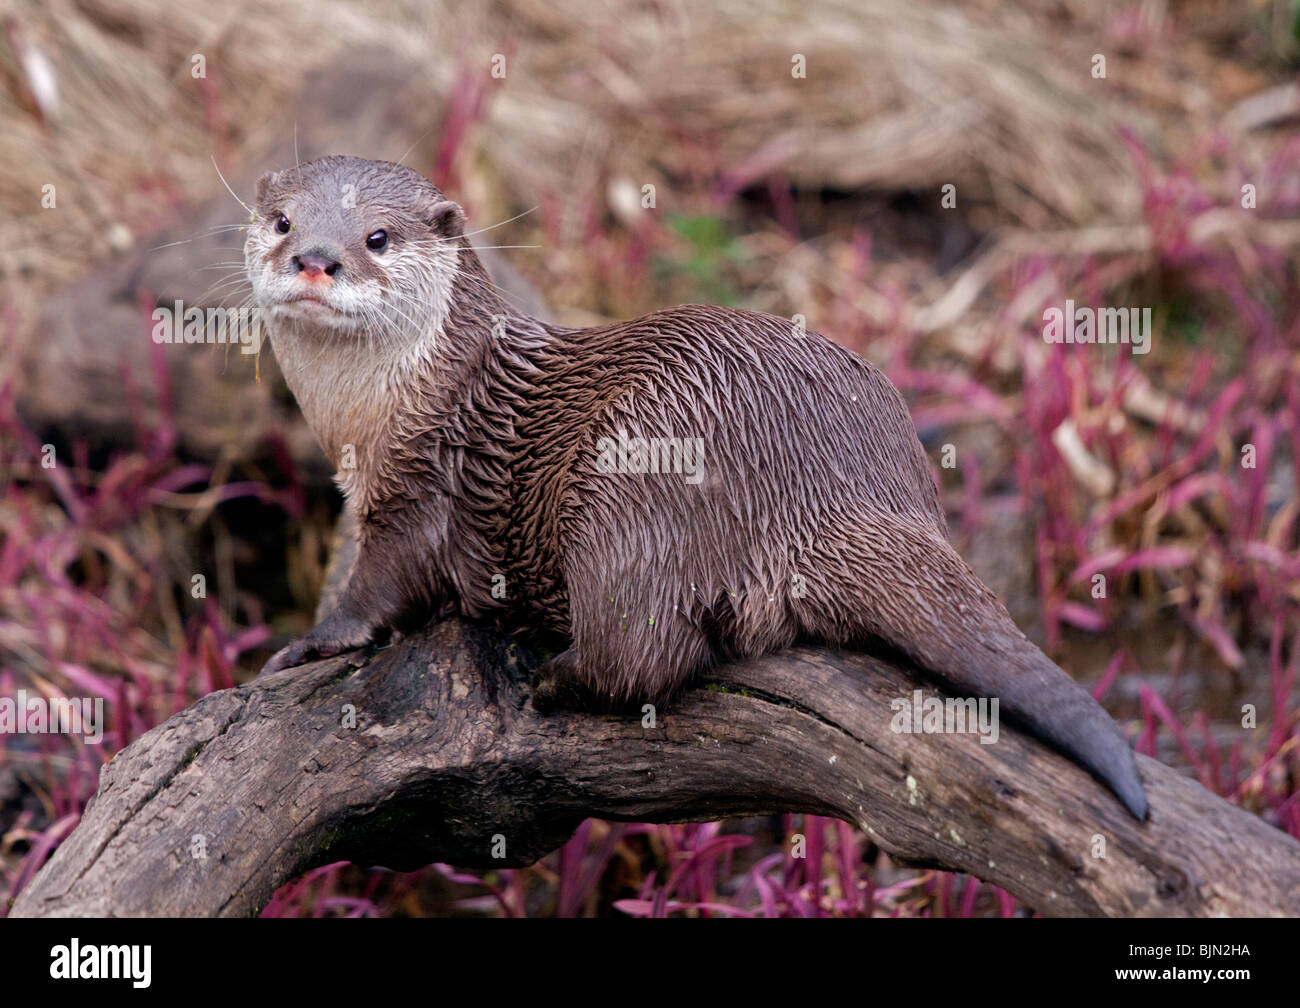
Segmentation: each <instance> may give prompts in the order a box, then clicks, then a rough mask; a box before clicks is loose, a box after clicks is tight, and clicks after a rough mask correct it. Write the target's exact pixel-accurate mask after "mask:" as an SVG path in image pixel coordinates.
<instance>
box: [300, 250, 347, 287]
mask: <svg viewBox="0 0 1300 1008" xmlns="http://www.w3.org/2000/svg"><path fill="white" fill-rule="evenodd" d="M293 264H294V266H296V267H297V268H298V272H299V273H304V274H306V276H305V277H304V278H303V279H305V280H308V281H310V282H311V283H330V282H331V281H332V280H333V278H334V274H335V273H337V272H338V271H339V270H341V269H342V268H343V266H342V264H340V263H339V262H338V260H336V259H331V258H330V257H329V256H327V255H321V254H320V253H318V252H307V253H305V254H303V255H296V256H294V257H293Z"/></svg>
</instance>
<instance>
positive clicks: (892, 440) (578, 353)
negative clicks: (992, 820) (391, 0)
mask: <svg viewBox="0 0 1300 1008" xmlns="http://www.w3.org/2000/svg"><path fill="white" fill-rule="evenodd" d="M245 263H246V267H247V271H248V277H249V280H250V281H251V284H252V288H253V297H254V300H255V304H256V305H257V306H258V308H259V311H260V313H261V316H262V320H263V322H264V325H265V326H266V329H267V333H268V336H269V339H270V343H271V346H272V349H273V351H274V353H275V356H276V359H277V361H278V362H279V365H280V368H281V370H282V371H283V373H284V376H285V378H286V380H287V382H288V385H289V388H290V390H291V391H292V392H293V394H294V396H295V397H296V399H297V401H298V404H299V406H300V407H301V409H302V411H303V414H304V415H305V417H306V419H307V422H308V424H309V425H310V426H311V428H312V430H313V431H314V432H315V434H316V436H317V438H318V439H319V441H320V444H321V447H322V448H323V449H324V451H325V453H326V455H327V456H328V457H329V459H330V461H331V463H332V464H333V465H335V466H336V467H337V476H336V480H337V482H338V484H339V486H340V487H341V489H342V491H343V494H344V497H345V500H346V505H345V506H346V508H347V509H348V511H349V512H350V517H351V518H352V519H353V520H354V521H355V523H356V525H357V527H358V528H359V529H360V532H359V546H358V552H357V559H356V563H355V566H354V568H353V571H352V574H351V578H350V580H349V582H348V585H347V588H346V590H345V591H344V592H343V593H342V595H341V597H340V600H339V602H338V604H337V606H336V607H335V608H334V609H333V611H332V612H331V613H330V614H329V615H328V616H327V617H326V618H325V619H324V620H323V621H321V622H320V623H319V624H318V625H316V626H315V627H314V628H313V629H312V630H311V631H310V632H309V633H308V634H307V635H306V636H305V637H303V638H301V639H300V640H297V641H295V642H293V643H292V644H290V645H288V646H287V647H285V648H283V649H281V650H280V651H279V652H277V653H276V654H275V655H274V656H273V657H272V658H271V659H270V660H269V661H268V662H267V663H266V665H265V667H264V669H263V671H264V672H270V671H275V670H279V669H284V668H289V667H293V666H296V665H299V664H302V663H303V662H305V661H308V660H311V659H314V658H320V657H325V656H330V655H335V654H340V653H342V652H345V651H349V650H352V649H355V648H359V647H362V646H365V645H369V644H374V643H380V642H382V641H383V640H384V639H386V638H387V637H389V635H391V634H392V633H394V632H396V633H402V632H409V631H411V630H412V629H414V628H418V627H419V626H421V625H423V624H424V623H427V622H428V621H429V620H430V619H431V618H432V617H433V616H435V615H437V614H439V613H441V612H449V611H453V610H458V611H459V612H460V613H461V614H463V615H464V616H466V617H469V618H472V619H494V620H498V621H501V620H504V621H507V622H509V623H510V624H511V625H512V626H514V627H517V628H530V629H531V630H534V631H536V632H538V633H540V634H547V635H550V636H552V637H553V638H554V639H556V640H558V641H561V642H563V643H562V644H561V645H560V646H561V647H563V650H561V651H559V653H558V654H556V655H555V657H553V658H551V659H550V660H549V661H548V662H546V663H545V665H544V666H543V668H542V673H543V674H542V677H541V683H540V685H539V687H538V689H537V691H536V695H535V697H534V704H535V706H537V707H539V708H541V709H544V710H545V709H549V708H551V707H554V706H556V705H558V704H564V705H567V706H572V705H577V706H583V705H590V706H591V707H592V708H603V709H616V708H618V707H619V706H620V705H626V704H628V703H635V702H652V703H663V702H665V701H667V700H669V699H670V698H671V697H672V696H673V695H674V694H675V693H676V692H677V691H678V690H679V689H680V688H681V687H683V686H684V685H685V684H686V683H687V682H688V681H689V680H690V679H691V678H692V676H694V675H696V674H697V673H699V672H700V671H702V670H704V669H707V668H708V667H709V666H711V665H712V664H714V663H716V662H719V661H722V660H738V659H745V658H753V657H757V656H759V655H762V654H765V653H768V652H771V651H775V650H778V649H780V648H784V647H787V646H789V645H792V644H794V643H795V642H796V641H800V640H811V641H818V642H822V643H824V644H826V645H829V646H844V647H854V646H879V645H881V644H883V645H885V646H887V647H888V648H890V649H892V650H893V651H895V652H897V653H900V654H901V655H903V656H904V657H905V658H906V659H908V660H910V661H911V662H913V663H915V664H916V665H917V666H919V668H920V669H921V670H922V671H924V672H925V673H926V674H927V675H928V676H930V677H931V678H932V679H934V680H937V681H938V682H940V683H942V684H944V685H947V686H948V687H949V688H951V689H954V690H957V691H959V692H962V693H965V694H968V695H973V696H988V697H997V698H999V702H1000V706H1001V710H1002V711H1003V712H1005V713H1006V714H1007V715H1008V716H1009V717H1011V718H1012V719H1013V720H1016V721H1018V722H1020V723H1022V724H1023V725H1025V726H1026V727H1027V728H1028V729H1029V730H1031V731H1032V732H1034V733H1035V734H1036V735H1038V736H1039V737H1040V738H1041V739H1043V740H1044V741H1046V742H1047V743H1049V744H1051V745H1053V746H1054V747H1056V748H1058V749H1059V750H1061V751H1063V752H1064V753H1065V754H1066V755H1068V756H1070V757H1071V758H1073V759H1074V760H1075V761H1077V762H1078V763H1079V764H1080V765H1082V766H1083V767H1085V768H1086V769H1088V770H1089V771H1091V772H1092V774H1093V775H1094V776H1096V777H1097V778H1098V779H1099V780H1100V781H1102V782H1103V783H1105V784H1106V785H1108V786H1109V787H1110V788H1111V789H1112V791H1113V792H1114V793H1115V794H1116V795H1117V796H1118V797H1119V799H1120V800H1121V801H1122V803H1123V804H1124V805H1125V806H1126V807H1127V808H1128V810H1129V811H1130V812H1131V813H1132V814H1133V815H1134V816H1136V817H1137V818H1139V819H1144V818H1145V817H1146V813H1147V802H1146V797H1145V794H1144V792H1143V789H1142V784H1141V781H1140V780H1139V777H1138V773H1137V768H1136V764H1135V760H1134V757H1133V752H1132V750H1131V749H1130V748H1129V746H1128V744H1127V742H1126V741H1125V739H1124V736H1123V735H1122V734H1121V732H1120V730H1119V728H1118V726H1117V725H1116V724H1115V723H1114V721H1112V720H1111V718H1110V717H1109V715H1107V714H1106V712H1105V711H1104V710H1103V709H1102V707H1101V706H1100V705H1099V704H1098V703H1097V702H1096V701H1095V700H1093V698H1092V697H1091V696H1090V695H1089V694H1088V692H1087V691H1086V690H1084V689H1083V688H1082V687H1080V686H1079V685H1078V684H1077V683H1075V682H1074V681H1073V680H1072V679H1071V678H1070V677H1069V676H1068V675H1067V674H1066V673H1065V672H1063V671H1062V670H1061V669H1060V668H1058V667H1057V666H1056V665H1055V664H1054V663H1053V662H1052V661H1051V660H1050V659H1049V658H1048V657H1047V656H1046V655H1044V654H1043V653H1042V652H1041V651H1040V650H1039V649H1038V648H1037V647H1035V646H1034V645H1033V644H1032V643H1031V642H1030V641H1029V640H1028V639H1027V638H1026V637H1025V635H1024V634H1023V633H1021V631H1020V630H1019V628H1018V627H1017V626H1016V625H1015V623H1014V622H1013V621H1012V620H1011V617H1010V616H1009V614H1008V613H1007V611H1006V609H1005V607H1004V606H1003V605H1002V603H1001V602H1000V601H999V600H998V599H997V597H996V596H995V595H994V593H993V592H992V591H990V590H989V589H988V588H987V587H986V586H985V585H984V584H983V583H982V582H981V581H980V580H979V579H978V578H977V577H976V576H975V574H974V573H973V572H972V571H971V569H970V568H969V567H968V566H967V564H966V563H965V562H964V561H963V560H962V558H961V557H960V556H959V555H958V554H957V552H956V551H955V550H954V549H953V547H952V546H951V544H950V543H949V541H948V531H947V523H946V520H945V517H944V513H943V510H942V508H941V507H940V503H939V495H938V489H937V486H936V481H935V477H934V472H933V470H932V468H931V466H930V464H929V461H928V459H927V457H926V455H925V452H924V450H923V449H922V447H921V444H920V442H919V441H918V439H917V436H916V431H915V428H914V426H913V424H912V420H911V417H910V415H909V413H908V411H907V407H906V405H905V404H904V402H903V398H902V396H901V395H900V393H899V392H898V390H897V389H896V388H895V387H894V386H893V385H892V384H891V383H890V382H889V380H888V379H887V378H886V377H885V376H884V375H883V374H882V373H881V372H880V371H879V370H877V369H876V368H875V367H873V366H872V365H871V364H869V363H868V362H867V361H865V360H862V359H861V358H860V357H858V356H856V355H855V354H853V353H851V352H850V351H848V350H846V349H844V348H843V347H840V346H839V345H837V344H835V343H833V342H831V341H830V340H828V339H826V338H824V337H823V336H821V335H819V334H817V333H815V332H812V331H807V330H804V329H803V328H801V327H798V326H796V325H794V324H792V323H791V322H790V321H789V320H787V319H782V318H777V317H775V316H772V315H766V314H762V313H759V312H753V311H741V310H734V309H729V308H716V307H708V306H701V305H684V306H679V307H675V308H669V309H665V310H662V311H656V312H653V313H651V314H649V315H645V316H643V317H641V318H638V319H634V320H633V321H630V322H619V323H616V324H611V325H599V326H593V327H590V328H564V327H560V326H556V325H551V324H547V323H543V322H541V321H539V320H537V319H534V318H532V317H529V316H527V315H525V314H523V313H521V312H518V311H514V310H512V309H511V307H510V306H509V305H508V304H507V303H506V301H505V300H504V299H503V298H502V297H501V296H500V295H499V293H498V292H497V290H496V289H495V288H494V287H493V285H492V283H491V280H490V278H489V276H488V274H487V272H486V271H485V269H484V267H483V265H482V264H481V262H480V261H479V258H478V256H477V255H476V254H475V253H474V251H473V249H472V246H471V243H470V240H469V236H468V234H467V231H466V218H465V214H464V213H463V211H462V210H461V208H460V206H459V205H457V204H456V203H455V202H453V201H452V200H450V199H448V198H447V197H446V196H444V194H443V193H442V192H441V191H440V190H439V189H438V188H437V187H436V186H435V185H433V183H431V182H429V181H428V180H427V179H425V178H424V177H423V176H421V175H420V174H419V173H417V172H415V171H412V170H411V169H409V168H405V167H402V166H400V165H397V164H392V163H389V162H383V161H367V160H361V159H358V158H352V157H342V156H331V157H325V158H321V159H319V160H315V161H311V162H308V163H304V164H299V165H297V166H296V167H294V168H291V169H287V170H284V171H280V172H273V173H270V174H267V175H265V176H264V177H263V178H262V179H261V180H260V182H259V183H258V186H257V196H256V205H255V206H254V207H253V208H252V219H251V221H250V224H249V228H248V234H247V239H246V243H245Z"/></svg>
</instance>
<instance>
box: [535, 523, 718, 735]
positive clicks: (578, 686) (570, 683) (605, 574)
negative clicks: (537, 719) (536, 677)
mask: <svg viewBox="0 0 1300 1008" xmlns="http://www.w3.org/2000/svg"><path fill="white" fill-rule="evenodd" d="M609 545H610V549H609V554H612V555H607V556H603V557H602V556H593V555H591V554H590V553H587V554H585V555H582V554H579V555H580V556H582V559H581V561H579V562H577V563H572V564H570V568H571V569H570V570H569V571H568V572H567V577H566V581H567V584H568V590H569V612H570V625H571V627H572V633H573V646H572V647H570V648H569V649H568V650H567V651H565V652H563V653H562V654H560V655H557V656H556V657H555V658H553V659H551V661H549V662H547V663H546V664H545V665H544V666H543V667H542V669H541V680H542V681H541V682H540V684H539V687H538V693H537V697H535V699H534V706H537V705H538V702H539V699H540V702H541V703H542V704H544V705H550V706H567V707H578V708H581V709H587V710H623V709H627V708H629V707H634V706H635V707H637V708H638V709H639V706H640V704H642V703H644V702H650V703H655V704H659V703H662V702H663V701H665V700H667V699H668V698H669V697H671V696H672V694H674V693H675V692H676V691H677V690H678V689H680V688H681V686H682V685H683V684H684V683H685V682H686V681H687V680H688V679H689V678H690V677H691V675H692V674H694V673H695V672H697V671H699V670H700V669H702V668H705V667H707V666H708V665H709V664H711V663H712V661H713V657H714V656H713V648H712V646H711V645H710V643H709V640H708V637H707V635H706V634H705V633H704V631H702V630H701V629H700V628H699V627H696V626H694V625H693V624H692V623H691V621H690V620H688V618H687V616H686V615H685V614H684V613H683V612H681V611H680V610H679V609H678V608H677V607H676V605H675V603H674V602H673V599H674V597H676V596H677V595H678V593H677V592H676V591H675V587H676V578H675V575H674V574H673V573H672V572H670V571H665V570H663V569H662V568H660V569H654V568H653V567H651V566H650V565H649V564H647V565H646V566H645V567H641V566H640V565H636V564H631V563H629V562H628V561H627V560H626V559H624V560H622V561H621V562H619V561H618V560H616V559H615V556H616V555H617V554H618V553H619V550H618V546H617V544H613V543H611V544H609ZM624 556H626V554H624ZM539 709H541V708H540V707H539ZM548 709H549V708H548Z"/></svg>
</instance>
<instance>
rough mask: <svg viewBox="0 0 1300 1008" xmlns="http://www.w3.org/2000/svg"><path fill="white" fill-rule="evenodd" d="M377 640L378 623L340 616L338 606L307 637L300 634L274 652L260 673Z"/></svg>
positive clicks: (327, 655) (329, 655) (348, 649)
mask: <svg viewBox="0 0 1300 1008" xmlns="http://www.w3.org/2000/svg"><path fill="white" fill-rule="evenodd" d="M374 640H375V627H373V626H370V625H369V624H367V623H365V622H363V621H361V620H358V619H354V618H350V617H346V616H341V615H339V613H338V610H335V611H334V612H333V613H331V614H330V615H329V616H327V617H326V618H325V619H324V620H322V621H321V622H320V623H317V624H316V625H315V626H314V627H312V628H311V630H309V631H308V632H307V635H306V636H305V637H300V638H299V639H298V640H296V641H294V642H293V643H292V644H290V645H288V646H287V647H283V648H281V649H280V650H279V651H277V652H276V653H275V654H273V655H272V656H271V658H270V660H269V661H268V662H267V663H266V664H265V665H263V666H262V671H261V672H260V673H259V674H260V675H266V674H267V673H269V672H279V671H280V670H281V669H287V668H293V667H294V666H296V665H302V664H305V663H306V662H309V661H315V660H316V659H318V658H330V657H333V656H334V655H339V654H342V653H343V652H345V651H352V650H355V649H356V648H359V647H364V646H365V645H367V644H370V643H373V642H374Z"/></svg>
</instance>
